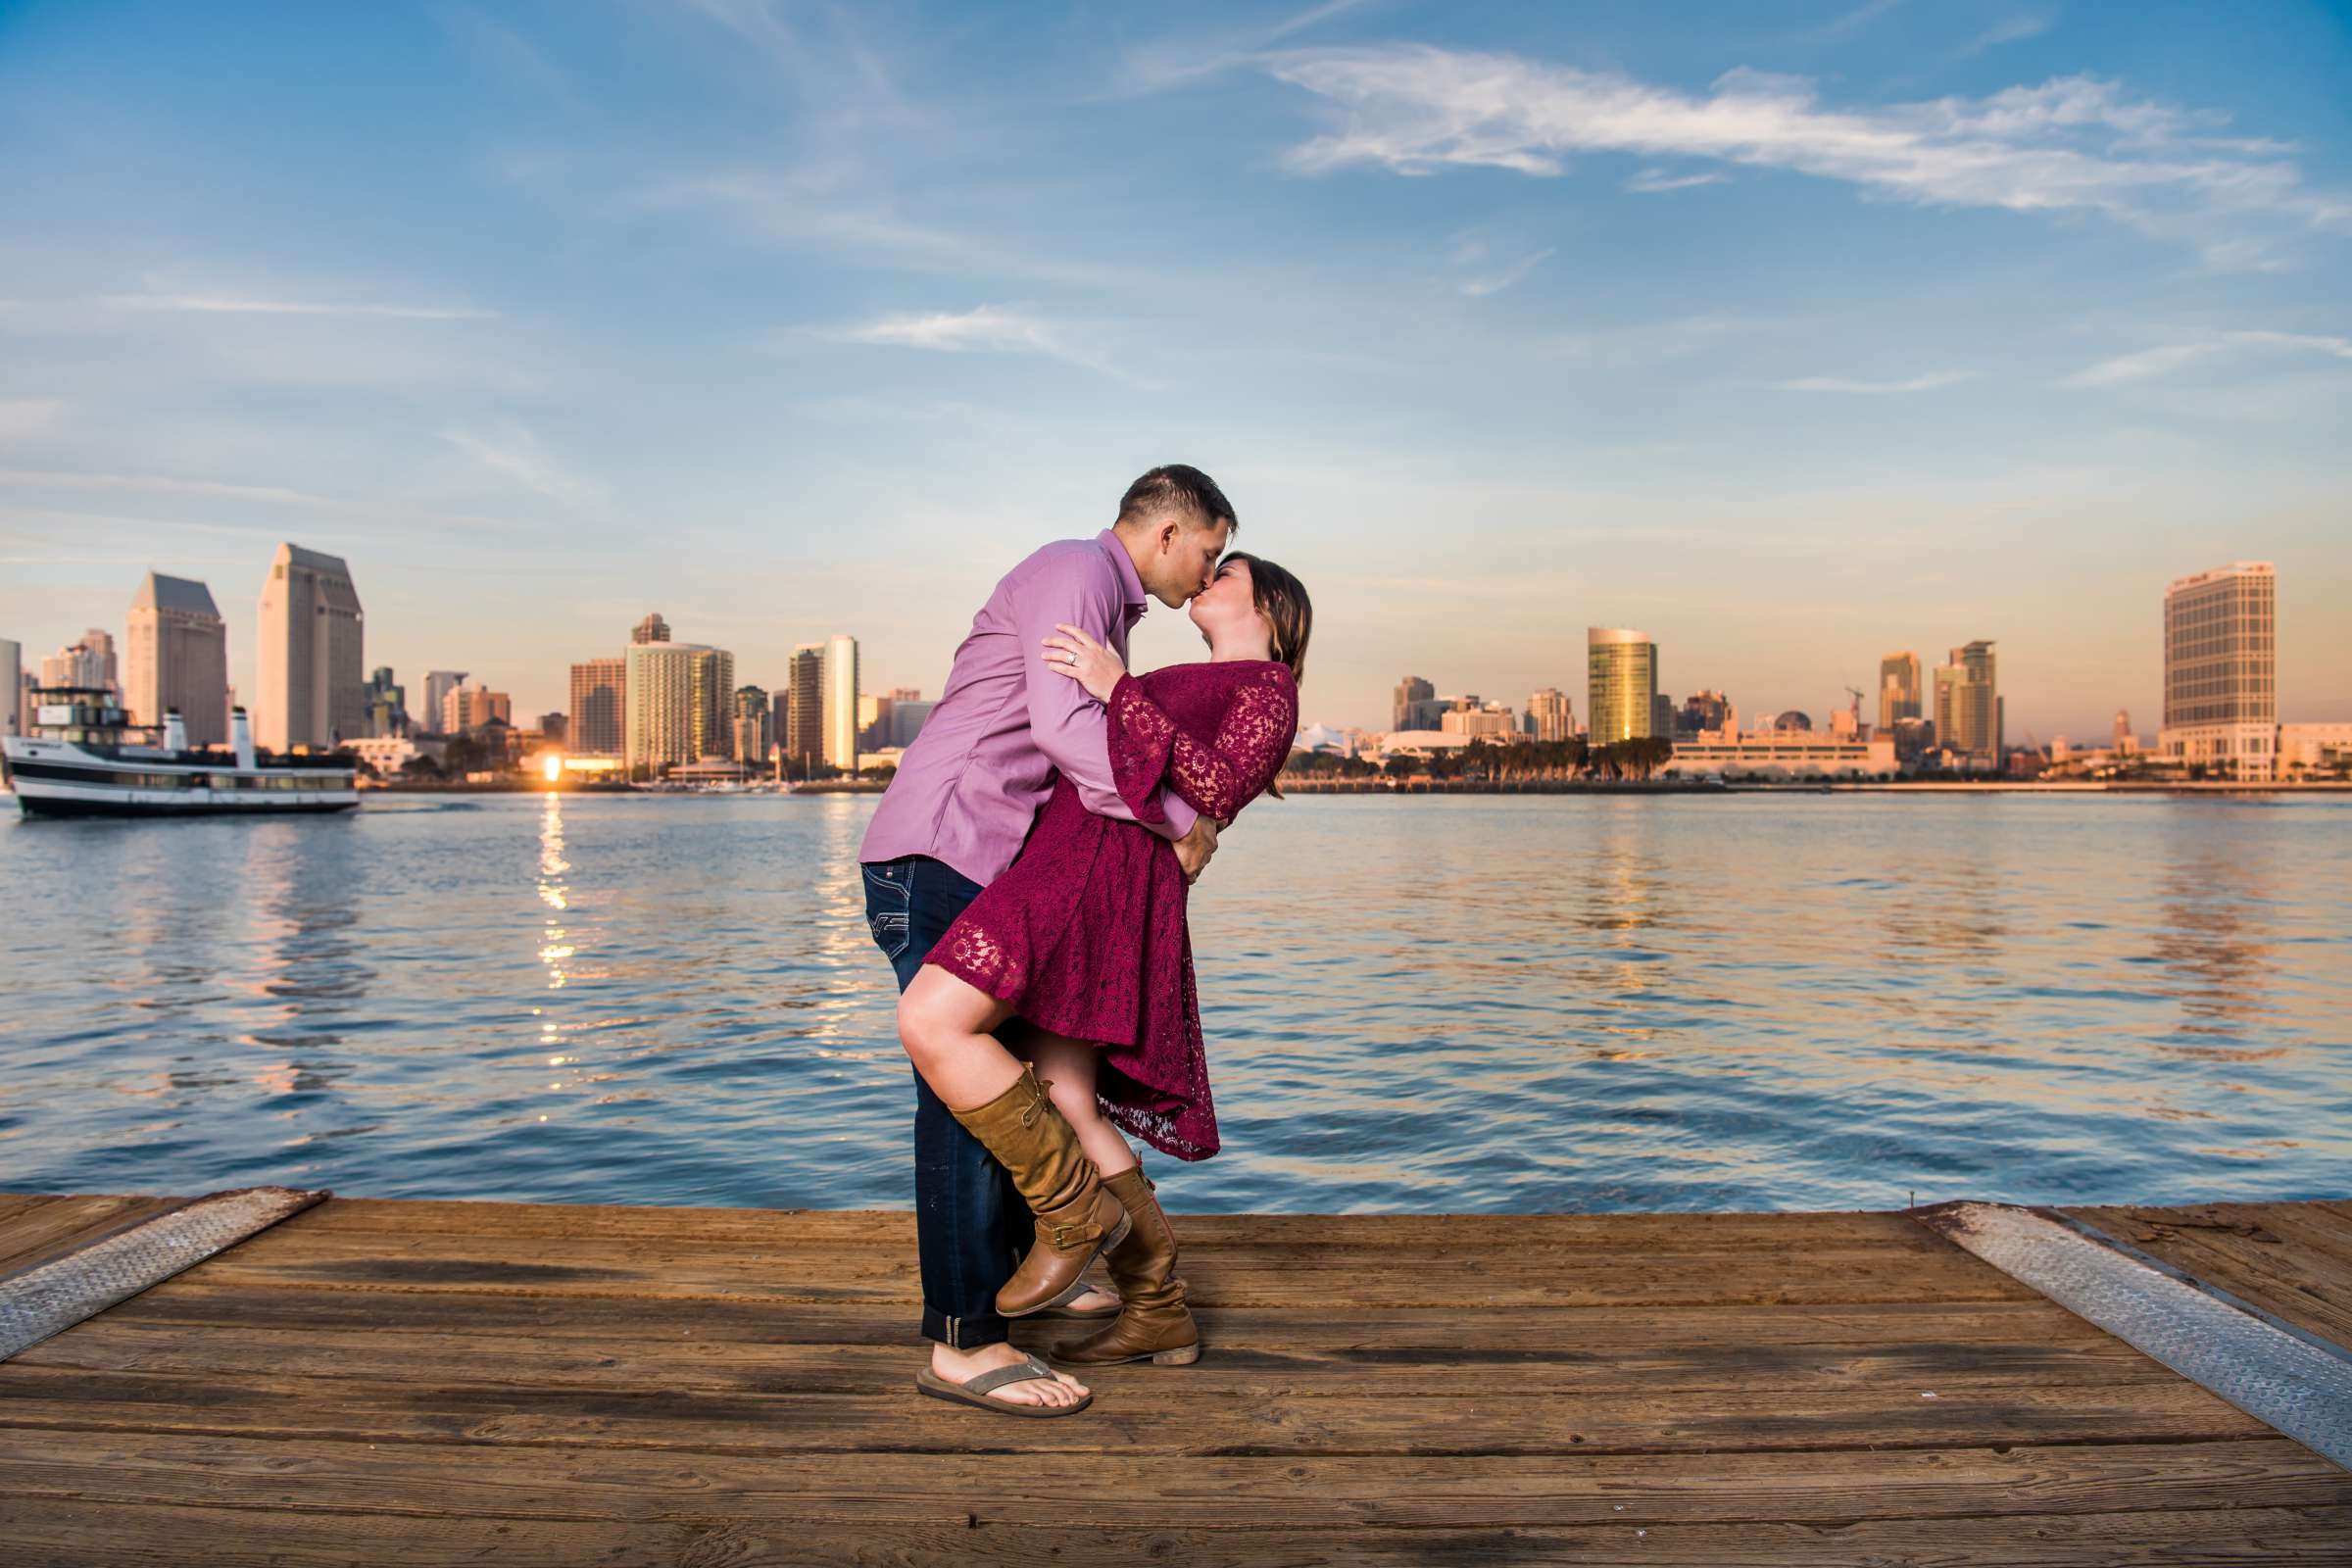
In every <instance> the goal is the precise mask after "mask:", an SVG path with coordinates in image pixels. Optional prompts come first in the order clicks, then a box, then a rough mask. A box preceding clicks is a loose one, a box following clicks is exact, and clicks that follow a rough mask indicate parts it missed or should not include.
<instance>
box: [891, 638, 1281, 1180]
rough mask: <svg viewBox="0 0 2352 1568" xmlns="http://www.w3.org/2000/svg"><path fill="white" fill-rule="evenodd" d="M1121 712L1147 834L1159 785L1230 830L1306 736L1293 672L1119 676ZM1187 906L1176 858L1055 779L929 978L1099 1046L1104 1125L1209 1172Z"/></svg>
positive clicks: (1212, 1142)
mask: <svg viewBox="0 0 2352 1568" xmlns="http://www.w3.org/2000/svg"><path fill="white" fill-rule="evenodd" d="M1108 708H1109V725H1110V770H1111V779H1112V782H1113V783H1114V784H1115V785H1116V786H1117V788H1118V792H1119V797H1120V799H1122V800H1124V801H1125V802H1126V803H1127V805H1128V808H1129V809H1132V810H1133V811H1134V812H1135V814H1136V815H1137V816H1138V817H1139V818H1141V819H1142V820H1143V821H1149V822H1159V821H1164V820H1166V813H1165V812H1163V811H1162V810H1161V809H1160V806H1159V801H1158V795H1157V791H1158V787H1159V784H1160V781H1161V780H1162V779H1163V778H1164V779H1165V780H1166V782H1167V783H1168V785H1169V786H1170V787H1171V788H1173V789H1174V790H1175V791H1176V793H1177V794H1178V795H1181V796H1182V797H1184V799H1185V800H1186V801H1187V802H1188V803H1189V804H1190V805H1192V807H1193V808H1194V809H1197V810H1199V811H1200V812H1201V814H1202V815H1205V816H1214V817H1217V818H1220V819H1229V818H1231V817H1232V816H1233V814H1234V813H1235V812H1237V811H1239V810H1240V809H1242V808H1243V807H1244V806H1245V805H1247V804H1249V802H1250V800H1252V799H1253V798H1255V797H1256V796H1257V794H1258V793H1259V792H1260V791H1262V790H1264V789H1265V787H1266V786H1267V785H1268V784H1270V783H1272V782H1273V779H1274V775H1275V774H1276V773H1277V772H1279V771H1280V770H1281V768H1282V764H1283V760H1285V759H1286V758H1288V757H1289V756H1290V753H1291V741H1292V739H1293V738H1294V737H1295V736H1296V735H1297V734H1298V732H1299V692H1298V688H1297V686H1296V685H1295V684H1293V682H1292V679H1291V671H1290V666H1289V665H1287V664H1281V663H1273V662H1263V661H1258V660H1232V661H1227V662H1216V663H1201V664H1171V665H1169V666H1168V667H1167V668H1165V669H1155V670H1153V671H1152V673H1151V674H1149V675H1146V676H1144V677H1143V678H1141V679H1140V680H1139V679H1137V678H1136V677H1135V676H1133V675H1122V676H1121V677H1119V683H1118V685H1117V686H1115V687H1114V688H1112V690H1111V694H1110V702H1109V704H1108ZM1187 891H1188V890H1187V889H1186V887H1185V883H1184V870H1183V867H1181V866H1180V865H1179V864H1178V863H1177V860H1176V849H1175V846H1174V845H1172V844H1170V843H1169V842H1168V841H1167V840H1166V839H1164V838H1162V837H1160V836H1159V835H1158V834H1156V833H1153V832H1152V831H1151V830H1150V829H1148V828H1145V827H1143V826H1141V825H1139V824H1138V823H1136V822H1124V821H1120V820H1118V819H1116V818H1114V817H1107V816H1098V815H1096V814H1095V813H1094V812H1092V811H1089V810H1088V809H1086V808H1085V807H1084V806H1082V805H1080V804H1079V801H1078V792H1077V790H1076V789H1075V788H1073V787H1072V786H1071V784H1070V783H1069V781H1068V780H1067V779H1056V780H1055V781H1054V793H1053V794H1052V795H1051V796H1050V797H1048V799H1047V801H1046V804H1045V806H1044V808H1043V809H1040V810H1039V812H1038V813H1037V821H1036V823H1035V824H1034V825H1033V826H1032V827H1031V828H1030V830H1029V838H1028V842H1027V843H1026V844H1024V845H1023V846H1022V847H1021V854H1020V858H1018V859H1016V860H1014V861H1013V862H1012V864H1011V865H1010V866H1009V867H1007V868H1006V870H1005V874H1004V875H1003V876H1001V877H999V878H997V880H996V881H994V882H992V883H990V884H989V885H988V886H987V887H986V888H985V889H983V890H982V891H981V894H980V896H979V897H978V898H977V899H974V900H973V901H972V903H971V905H970V907H967V908H966V909H965V910H964V911H963V913H962V914H961V915H959V916H958V917H957V918H956V923H955V924H953V925H951V926H949V927H948V929H947V932H946V934H945V935H943V936H942V937H941V938H940V939H939V945H938V946H937V947H935V948H933V949H932V950H931V956H929V957H928V958H927V959H925V960H924V961H925V962H927V963H936V964H938V965H939V966H940V967H941V968H943V969H945V970H947V971H948V972H949V973H950V974H953V975H956V976H957V977H958V978H960V979H963V980H965V981H968V982H970V983H971V984H972V985H975V986H977V987H979V988H980V989H981V990H982V991H985V992H987V993H988V994H989V995H990V996H992V997H996V998H999V999H1000V1000H1002V1001H1005V1002H1009V1003H1011V1004H1012V1005H1013V1008H1014V1011H1015V1012H1016V1013H1018V1015H1019V1016H1020V1017H1022V1018H1025V1019H1027V1020H1028V1021H1029V1022H1030V1023H1032V1024H1035V1025H1036V1026H1037V1027H1039V1028H1041V1029H1046V1030H1050V1031H1052V1032H1053V1033H1054V1034H1058V1035H1068V1036H1070V1037H1071V1038H1072V1039H1076V1040H1091V1041H1094V1042H1095V1043H1097V1044H1098V1045H1100V1046H1101V1047H1102V1048H1103V1054H1102V1058H1101V1071H1100V1072H1099V1073H1098V1075H1097V1078H1096V1092H1097V1098H1098V1099H1099V1100H1100V1102H1101V1103H1102V1105H1103V1114H1105V1115H1106V1116H1108V1117H1109V1118H1110V1119H1111V1121H1112V1122H1113V1123H1115V1124H1116V1125H1117V1126H1119V1127H1120V1128H1122V1129H1123V1130H1125V1131H1126V1132H1129V1133H1131V1134H1133V1135H1134V1136H1136V1137H1138V1138H1141V1139H1143V1140H1144V1141H1145V1142H1146V1143H1148V1144H1150V1145H1152V1148H1154V1149H1157V1150H1160V1151H1162V1152H1165V1153H1169V1154H1173V1155H1175V1156H1176V1157H1177V1158H1178V1159H1206V1158H1207V1157H1208V1156H1209V1155H1211V1154H1213V1153H1215V1152H1217V1118H1216V1112H1215V1110H1214V1109H1213V1108H1212V1107H1211V1105H1210V1103H1209V1097H1208V1062H1207V1057H1206V1054H1205V1052H1204V1050H1203V1048H1202V1045H1201V1007H1200V1003H1199V1000H1198V998H1197V996H1196V994H1195V992H1194V989H1193V944H1192V937H1191V934H1190V933H1189V932H1188V931H1187V930H1186V928H1185V917H1184V907H1185V894H1186V892H1187Z"/></svg>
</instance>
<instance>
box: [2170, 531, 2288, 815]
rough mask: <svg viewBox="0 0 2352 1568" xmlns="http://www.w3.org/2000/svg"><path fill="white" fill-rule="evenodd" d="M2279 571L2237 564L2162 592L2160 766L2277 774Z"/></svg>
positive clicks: (2245, 775)
mask: <svg viewBox="0 0 2352 1568" xmlns="http://www.w3.org/2000/svg"><path fill="white" fill-rule="evenodd" d="M2156 746H2157V751H2158V752H2159V753H2160V754H2161V755H2162V756H2164V757H2165V758H2166V759H2167V760H2172V761H2176V762H2181V763H2185V764H2187V765H2190V766H2202V767H2205V768H2209V769H2211V770H2213V771H2214V772H2217V773H2220V774H2222V775H2223V776H2225V777H2229V778H2237V779H2267V778H2270V777H2271V776H2272V775H2273V774H2274V773H2275V772H2276V771H2277V768H2278V572H2277V570H2276V569H2275V568H2274V567H2273V566H2272V564H2270V563H2269V562H2267V561H2240V562H2235V563H2233V564H2229V565H2227V566H2216V567H2215V568H2214V569H2213V570H2211V571H2200V572H2198V573H2196V574H2195V575H2194V576H2189V577H2180V578H2176V579H2175V580H2174V581H2173V582H2172V583H2171V584H2170V585H2169V586H2168V587H2166V589H2165V590H2164V725H2163V728H2162V729H2161V730H2160V731H2159V732H2158V735H2157V742H2156Z"/></svg>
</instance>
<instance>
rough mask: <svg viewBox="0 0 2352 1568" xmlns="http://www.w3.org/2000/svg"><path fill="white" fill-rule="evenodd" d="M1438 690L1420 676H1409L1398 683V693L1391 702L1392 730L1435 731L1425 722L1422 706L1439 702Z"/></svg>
mask: <svg viewBox="0 0 2352 1568" xmlns="http://www.w3.org/2000/svg"><path fill="white" fill-rule="evenodd" d="M1437 695H1438V689H1437V688H1436V687H1435V686H1432V685H1431V684H1430V683H1429V682H1428V681H1425V680H1423V679H1422V678H1421V677H1420V676H1418V675H1407V676H1405V677H1404V679H1402V680H1400V681H1398V682H1397V693H1396V696H1395V698H1394V699H1393V700H1392V702H1391V705H1390V707H1391V712H1392V718H1393V721H1392V722H1391V724H1390V725H1389V727H1390V728H1391V729H1433V728H1435V727H1436V726H1435V725H1434V724H1431V723H1428V722H1425V716H1426V715H1425V714H1424V713H1423V712H1422V711H1421V709H1420V705H1421V704H1424V703H1431V702H1435V701H1436V700H1437Z"/></svg>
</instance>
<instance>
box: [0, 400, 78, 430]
mask: <svg viewBox="0 0 2352 1568" xmlns="http://www.w3.org/2000/svg"><path fill="white" fill-rule="evenodd" d="M64 407H65V404H64V402H63V401H62V400H60V399H57V398H4V399H0V437H10V436H27V435H31V434H32V433H33V432H34V431H36V430H46V429H48V428H49V426H50V425H51V424H53V423H55V422H56V420H57V413H58V410H60V409H62V408H64Z"/></svg>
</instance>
